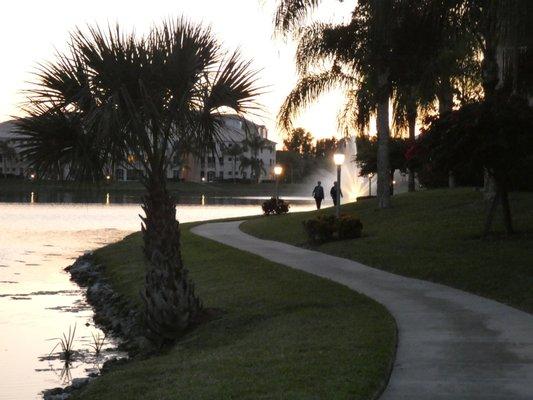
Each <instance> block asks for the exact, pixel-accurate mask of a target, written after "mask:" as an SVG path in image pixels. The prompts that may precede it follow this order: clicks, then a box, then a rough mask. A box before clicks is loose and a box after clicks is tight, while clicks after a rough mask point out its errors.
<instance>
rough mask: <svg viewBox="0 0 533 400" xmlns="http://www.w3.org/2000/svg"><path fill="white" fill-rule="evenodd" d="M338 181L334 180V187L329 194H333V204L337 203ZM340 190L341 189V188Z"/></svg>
mask: <svg viewBox="0 0 533 400" xmlns="http://www.w3.org/2000/svg"><path fill="white" fill-rule="evenodd" d="M337 186H338V185H337V181H335V182H333V187H332V188H331V190H330V191H329V194H330V195H331V198H332V199H333V205H334V206H336V205H337ZM339 190H340V189H339ZM340 195H341V196H340V197H342V190H341V191H340Z"/></svg>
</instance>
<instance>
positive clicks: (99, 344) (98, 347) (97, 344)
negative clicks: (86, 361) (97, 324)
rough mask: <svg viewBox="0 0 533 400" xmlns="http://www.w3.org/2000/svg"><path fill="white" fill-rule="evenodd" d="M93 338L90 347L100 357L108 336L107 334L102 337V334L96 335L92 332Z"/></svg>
mask: <svg viewBox="0 0 533 400" xmlns="http://www.w3.org/2000/svg"><path fill="white" fill-rule="evenodd" d="M91 336H92V339H93V342H92V343H91V344H90V345H89V346H90V347H91V349H93V350H94V352H95V354H96V355H99V354H100V352H101V351H102V348H103V347H104V344H105V339H106V336H105V334H103V335H102V334H101V333H100V332H98V333H97V334H96V335H95V334H94V332H91Z"/></svg>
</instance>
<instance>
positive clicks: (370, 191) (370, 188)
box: [368, 173, 374, 197]
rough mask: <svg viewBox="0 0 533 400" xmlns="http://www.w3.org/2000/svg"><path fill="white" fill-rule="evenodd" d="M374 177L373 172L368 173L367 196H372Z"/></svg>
mask: <svg viewBox="0 0 533 400" xmlns="http://www.w3.org/2000/svg"><path fill="white" fill-rule="evenodd" d="M373 177H374V174H373V173H370V174H368V197H371V196H372V178H373Z"/></svg>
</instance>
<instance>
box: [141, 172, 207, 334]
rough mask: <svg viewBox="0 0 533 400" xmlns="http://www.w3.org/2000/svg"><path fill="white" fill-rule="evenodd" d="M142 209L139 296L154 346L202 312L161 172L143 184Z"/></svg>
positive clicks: (174, 206) (172, 200)
mask: <svg viewBox="0 0 533 400" xmlns="http://www.w3.org/2000/svg"><path fill="white" fill-rule="evenodd" d="M145 186H146V189H147V195H146V196H145V197H144V201H143V202H144V204H143V206H142V208H143V210H144V212H145V214H146V216H145V217H141V218H142V220H143V226H142V233H143V239H144V249H143V250H144V255H145V256H146V258H147V259H148V261H149V266H148V270H147V271H146V277H145V286H144V289H143V291H142V293H141V295H142V298H143V301H144V305H145V309H144V322H145V326H146V329H147V335H146V336H147V337H148V338H149V339H150V340H152V341H154V342H155V343H156V344H159V345H163V344H165V343H168V342H172V341H173V340H174V339H175V338H176V337H178V336H179V335H180V334H181V333H182V332H183V331H184V330H185V329H186V328H187V327H188V326H190V325H191V323H192V322H193V321H194V319H195V317H196V316H197V315H198V313H199V312H200V310H201V303H200V300H199V299H198V297H197V296H196V295H195V293H194V284H193V283H192V282H191V280H190V279H189V277H188V271H187V269H186V268H185V267H184V265H183V261H182V258H181V250H180V230H179V223H178V221H177V220H176V203H175V201H174V199H173V198H172V197H171V196H170V195H169V193H168V191H167V189H166V182H165V179H164V174H163V173H162V171H161V172H160V173H159V174H153V177H151V178H148V180H147V182H146V183H145Z"/></svg>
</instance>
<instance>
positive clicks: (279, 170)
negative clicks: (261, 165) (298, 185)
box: [274, 165, 283, 176]
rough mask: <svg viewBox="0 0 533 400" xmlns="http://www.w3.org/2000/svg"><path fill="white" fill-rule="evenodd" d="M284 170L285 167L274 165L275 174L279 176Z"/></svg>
mask: <svg viewBox="0 0 533 400" xmlns="http://www.w3.org/2000/svg"><path fill="white" fill-rule="evenodd" d="M282 172H283V167H282V166H280V165H276V166H275V167H274V175H276V176H279V175H281V173H282Z"/></svg>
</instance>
